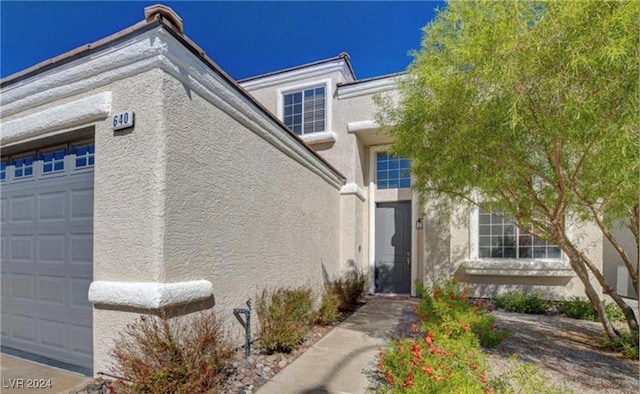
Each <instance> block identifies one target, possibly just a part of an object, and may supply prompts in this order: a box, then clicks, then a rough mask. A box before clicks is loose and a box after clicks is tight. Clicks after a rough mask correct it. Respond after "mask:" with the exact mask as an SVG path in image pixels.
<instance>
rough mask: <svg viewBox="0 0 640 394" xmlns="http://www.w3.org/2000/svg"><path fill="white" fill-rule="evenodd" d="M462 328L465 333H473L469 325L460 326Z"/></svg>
mask: <svg viewBox="0 0 640 394" xmlns="http://www.w3.org/2000/svg"><path fill="white" fill-rule="evenodd" d="M460 328H462V331H465V332H469V331H471V327H470V326H469V325H468V324H463V325H461V326H460Z"/></svg>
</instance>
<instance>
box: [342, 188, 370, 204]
mask: <svg viewBox="0 0 640 394" xmlns="http://www.w3.org/2000/svg"><path fill="white" fill-rule="evenodd" d="M340 194H342V195H351V194H353V195H355V196H357V197H358V198H359V199H360V201H362V202H364V201H366V200H367V196H366V194H364V190H362V188H361V187H360V186H358V184H357V183H347V184H346V185H344V186H342V188H341V189H340Z"/></svg>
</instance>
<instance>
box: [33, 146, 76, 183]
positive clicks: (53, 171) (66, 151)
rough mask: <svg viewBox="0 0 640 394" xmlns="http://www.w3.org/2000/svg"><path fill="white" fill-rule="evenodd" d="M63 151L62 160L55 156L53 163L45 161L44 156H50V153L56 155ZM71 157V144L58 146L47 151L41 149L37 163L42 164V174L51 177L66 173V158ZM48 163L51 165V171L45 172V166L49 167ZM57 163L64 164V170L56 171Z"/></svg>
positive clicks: (38, 152)
mask: <svg viewBox="0 0 640 394" xmlns="http://www.w3.org/2000/svg"><path fill="white" fill-rule="evenodd" d="M60 150H62V151H63V154H62V159H56V158H55V156H54V157H53V160H52V161H51V162H46V161H45V160H44V155H46V154H49V153H54V154H55V152H57V151H60ZM68 155H69V144H64V145H56V146H52V147H48V148H46V149H41V150H38V151H37V157H36V159H37V161H39V162H40V174H42V175H44V176H49V175H53V174H59V173H63V172H64V171H65V167H66V165H67V163H66V161H67V160H66V158H67V156H68ZM48 163H51V171H45V169H44V167H45V165H47V164H48ZM57 163H62V168H61V169H58V170H56V168H55V167H56V164H57Z"/></svg>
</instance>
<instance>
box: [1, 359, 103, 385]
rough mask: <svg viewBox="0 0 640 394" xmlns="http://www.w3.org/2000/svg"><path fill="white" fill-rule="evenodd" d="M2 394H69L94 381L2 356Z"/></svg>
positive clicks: (47, 366) (60, 370) (54, 368)
mask: <svg viewBox="0 0 640 394" xmlns="http://www.w3.org/2000/svg"><path fill="white" fill-rule="evenodd" d="M0 367H1V368H0V370H1V374H2V386H0V393H2V394H13V393H15V394H36V393H38V394H53V393H68V392H69V391H70V390H71V389H73V388H76V387H78V386H81V385H83V384H84V383H88V382H90V381H92V380H93V379H92V378H91V377H89V376H85V375H82V374H79V373H74V372H70V371H67V370H64V369H60V368H56V367H52V366H49V365H45V364H40V363H37V362H33V361H29V360H26V359H24V358H18V357H14V356H11V355H8V354H6V353H1V354H0Z"/></svg>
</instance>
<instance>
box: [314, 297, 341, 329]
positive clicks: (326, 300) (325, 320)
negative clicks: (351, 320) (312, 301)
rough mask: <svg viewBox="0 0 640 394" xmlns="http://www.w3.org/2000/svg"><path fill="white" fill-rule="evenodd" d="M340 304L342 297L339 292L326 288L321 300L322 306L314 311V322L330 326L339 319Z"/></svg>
mask: <svg viewBox="0 0 640 394" xmlns="http://www.w3.org/2000/svg"><path fill="white" fill-rule="evenodd" d="M339 306H340V297H338V295H337V294H335V293H333V292H331V291H329V290H325V292H324V293H323V294H322V298H321V300H320V306H319V307H318V310H317V311H316V312H315V313H314V316H313V322H314V323H316V324H320V325H323V326H328V325H331V324H333V323H335V322H336V320H338V307H339Z"/></svg>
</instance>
